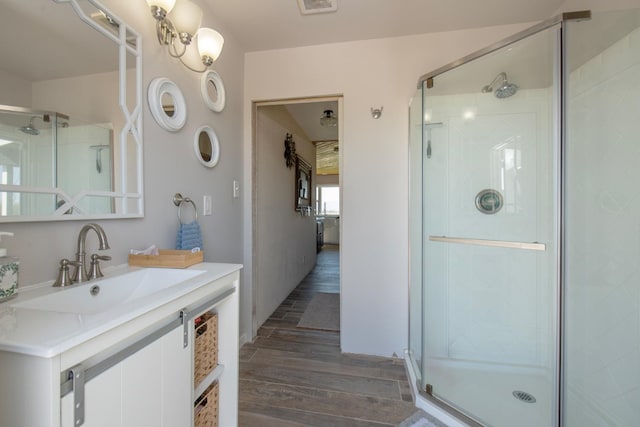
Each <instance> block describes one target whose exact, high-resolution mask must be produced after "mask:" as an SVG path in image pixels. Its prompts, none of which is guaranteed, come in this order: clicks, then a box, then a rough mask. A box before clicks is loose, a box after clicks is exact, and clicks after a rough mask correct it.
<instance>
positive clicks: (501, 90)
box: [482, 72, 518, 99]
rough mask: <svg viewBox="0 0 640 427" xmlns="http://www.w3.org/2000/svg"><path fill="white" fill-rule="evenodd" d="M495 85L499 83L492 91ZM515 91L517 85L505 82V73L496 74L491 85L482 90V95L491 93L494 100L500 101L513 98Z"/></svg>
mask: <svg viewBox="0 0 640 427" xmlns="http://www.w3.org/2000/svg"><path fill="white" fill-rule="evenodd" d="M496 83H500V86H499V87H498V88H496V89H495V91H494V86H495V85H496ZM517 91H518V85H515V84H513V83H509V82H508V81H507V73H505V72H502V73H500V74H498V75H497V76H496V77H495V78H494V79H493V81H492V82H491V83H489V84H488V85H486V86H485V87H483V88H482V92H483V93H489V92H493V93H494V95H495V96H496V98H500V99H502V98H508V97H510V96H513V95H515V93H516V92H517Z"/></svg>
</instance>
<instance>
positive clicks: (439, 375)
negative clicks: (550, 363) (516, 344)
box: [426, 359, 554, 427]
mask: <svg viewBox="0 0 640 427" xmlns="http://www.w3.org/2000/svg"><path fill="white" fill-rule="evenodd" d="M426 375H427V378H428V383H429V384H431V385H433V392H434V395H436V396H438V397H439V398H440V399H443V400H446V401H448V402H454V403H455V406H456V407H457V408H460V409H463V410H464V412H465V413H467V414H469V415H471V416H473V418H476V419H478V420H480V421H481V422H483V424H486V425H490V426H494V427H513V426H514V425H517V426H518V427H543V426H549V425H552V412H553V406H552V402H553V396H554V389H553V376H552V375H549V374H548V373H546V372H545V371H543V370H542V369H540V368H526V367H509V366H504V365H497V364H489V363H476V362H466V361H452V360H442V359H429V360H428V361H427V371H426ZM516 390H518V391H523V392H526V393H528V394H530V395H533V396H534V397H535V399H536V402H535V403H527V402H523V401H521V400H519V399H517V398H516V397H514V395H513V392H514V391H516Z"/></svg>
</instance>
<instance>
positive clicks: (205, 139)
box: [193, 126, 220, 168]
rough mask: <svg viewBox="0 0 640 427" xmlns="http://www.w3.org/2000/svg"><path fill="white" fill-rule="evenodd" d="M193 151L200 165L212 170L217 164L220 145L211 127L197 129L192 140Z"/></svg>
mask: <svg viewBox="0 0 640 427" xmlns="http://www.w3.org/2000/svg"><path fill="white" fill-rule="evenodd" d="M193 151H194V152H195V155H196V158H197V159H198V161H199V162H200V163H201V164H202V165H204V166H206V167H208V168H212V167H214V166H215V165H217V164H218V160H220V143H219V142H218V136H217V135H216V133H215V131H214V130H213V128H211V126H201V127H200V128H198V130H197V131H196V134H195V138H194V139H193Z"/></svg>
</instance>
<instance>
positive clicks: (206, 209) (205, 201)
mask: <svg viewBox="0 0 640 427" xmlns="http://www.w3.org/2000/svg"><path fill="white" fill-rule="evenodd" d="M211 210H212V209H211V196H204V197H203V198H202V214H203V215H205V216H208V215H211Z"/></svg>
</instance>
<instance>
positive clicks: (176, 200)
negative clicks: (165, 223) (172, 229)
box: [173, 193, 198, 224]
mask: <svg viewBox="0 0 640 427" xmlns="http://www.w3.org/2000/svg"><path fill="white" fill-rule="evenodd" d="M185 203H191V204H192V205H193V211H194V212H195V213H196V219H195V220H196V221H197V220H198V208H197V207H196V203H195V202H194V201H193V200H191V199H190V198H188V197H182V194H180V193H176V194H174V196H173V204H174V205H176V206H177V207H178V221H179V222H180V224H183V222H182V218H181V216H180V211H181V210H182V205H183V204H185Z"/></svg>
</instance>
